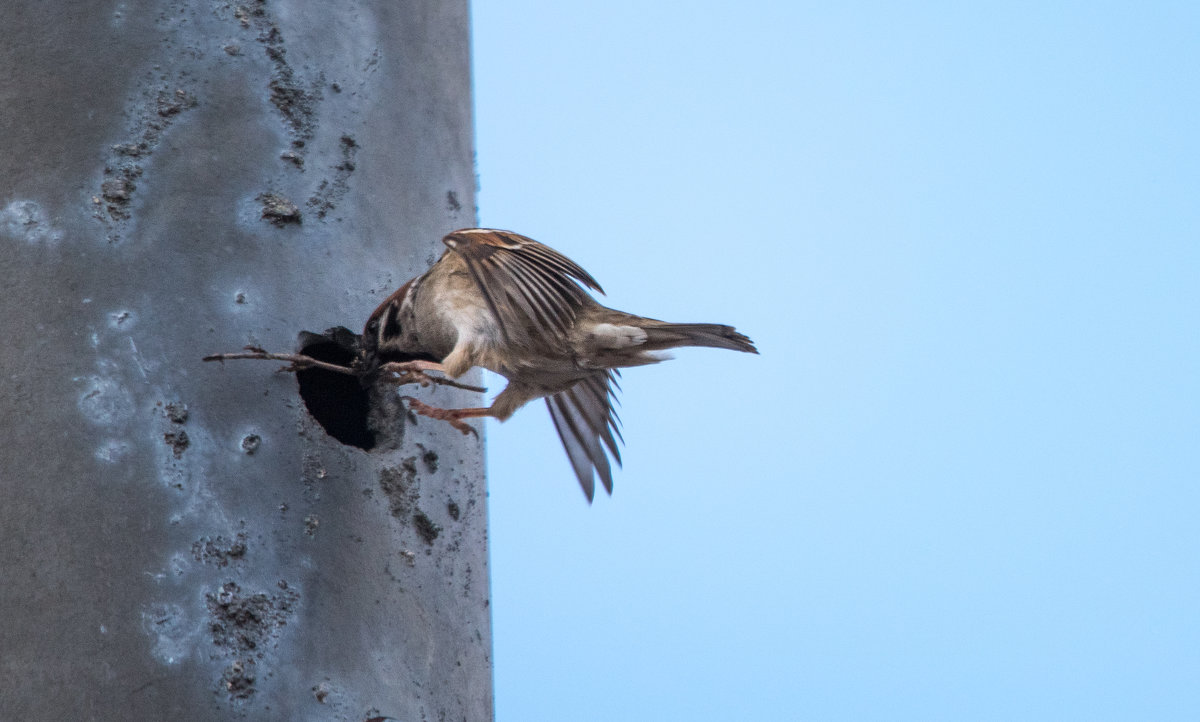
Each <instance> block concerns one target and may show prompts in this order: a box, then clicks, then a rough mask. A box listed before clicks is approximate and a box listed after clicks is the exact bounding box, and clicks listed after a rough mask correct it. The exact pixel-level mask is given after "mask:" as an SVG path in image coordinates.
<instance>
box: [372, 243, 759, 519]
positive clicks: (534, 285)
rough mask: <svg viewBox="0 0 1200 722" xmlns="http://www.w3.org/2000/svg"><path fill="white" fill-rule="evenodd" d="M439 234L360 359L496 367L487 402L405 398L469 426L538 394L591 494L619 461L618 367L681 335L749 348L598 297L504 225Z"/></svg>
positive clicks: (388, 304)
mask: <svg viewBox="0 0 1200 722" xmlns="http://www.w3.org/2000/svg"><path fill="white" fill-rule="evenodd" d="M442 242H443V243H445V244H446V247H447V249H446V251H445V252H444V253H443V254H442V256H441V258H440V259H438V261H437V262H436V263H434V264H433V266H432V267H430V269H429V270H428V271H426V272H425V273H424V274H422V275H420V276H417V277H416V278H414V279H412V280H411V281H409V282H408V283H406V284H404V285H403V286H401V287H400V289H399V290H397V291H396V292H395V293H393V294H392V295H390V296H388V297H387V298H386V299H385V300H384V301H383V303H381V304H379V307H378V308H376V309H375V311H374V312H373V313H372V314H371V316H370V318H368V319H367V323H366V326H365V327H364V329H363V335H362V349H363V354H364V356H365V361H366V363H367V364H373V365H381V364H384V363H388V362H392V363H391V364H390V365H391V366H392V367H393V368H410V369H412V370H419V371H420V372H424V371H427V370H437V371H440V372H442V373H445V374H446V375H447V376H449V377H451V378H458V377H459V376H461V375H462V374H464V373H466V372H467V371H468V370H469V369H471V368H473V367H475V366H479V367H482V368H485V369H488V370H489V371H492V372H494V373H497V374H499V375H500V376H503V377H504V378H505V379H507V381H508V384H507V386H506V387H505V388H504V390H503V391H501V392H500V393H499V395H497V396H496V398H495V400H494V401H493V402H492V405H491V406H488V407H486V408H465V409H440V408H436V407H433V406H429V405H427V404H425V403H422V402H420V401H418V400H416V399H413V398H411V397H405V398H406V399H407V400H408V401H409V405H410V408H411V409H412V410H413V411H416V412H417V413H420V414H422V415H425V416H428V417H431V418H435V419H441V420H444V421H447V422H449V423H450V424H451V425H453V426H454V427H455V428H457V429H459V430H460V431H463V432H464V433H468V432H472V431H473V429H471V427H469V426H467V425H466V424H465V423H464V422H463V421H462V420H463V419H468V418H479V417H486V416H490V417H493V418H495V419H498V420H500V421H504V420H506V419H508V418H509V417H510V416H512V414H513V412H515V411H516V410H517V409H519V408H521V407H522V406H524V405H525V404H527V403H528V402H530V401H532V400H534V399H538V398H544V399H546V408H547V409H549V411H550V418H551V419H552V420H553V422H554V428H555V429H556V430H557V431H558V436H559V438H560V439H561V440H562V445H563V448H564V449H565V450H566V452H567V458H568V459H569V460H570V462H571V466H572V468H573V470H574V472H575V476H576V477H578V479H579V484H580V486H582V487H583V493H584V495H585V496H586V497H587V500H588V502H589V503H590V502H591V501H592V497H593V495H594V493H595V478H596V476H597V475H598V476H599V478H600V482H601V483H602V484H603V485H604V489H605V491H607V492H608V493H609V494H610V495H611V494H612V486H613V484H612V468H611V465H610V463H609V458H608V457H609V456H610V455H611V457H612V458H613V459H614V460H615V461H616V462H617V464H618V465H619V464H620V463H621V455H620V451H619V449H618V444H617V440H618V439H620V440H621V442H622V443H624V439H623V438H622V437H621V432H620V429H619V424H620V421H619V419H618V418H617V414H616V411H615V410H614V409H613V402H614V401H615V399H616V389H619V386H618V384H617V379H618V376H619V374H620V372H619V369H622V368H628V367H631V366H644V365H646V364H652V363H658V362H659V361H663V360H665V359H666V358H669V357H667V356H664V355H662V353H661V352H662V351H665V350H666V349H671V348H676V347H680V346H710V347H713V348H725V349H730V350H732V351H745V352H747V353H755V354H756V353H758V350H757V349H755V348H754V344H753V343H752V342H751V341H750V339H749V338H747V337H746V336H743V335H742V334H740V333H738V332H737V331H736V330H734V329H733V327H731V326H724V325H721V324H715V323H667V322H665V321H658V320H655V319H652V318H645V317H642V316H635V315H633V314H630V313H625V312H623V311H617V310H615V309H611V308H607V307H605V306H602V305H600V304H599V303H597V302H596V300H595V299H594V298H592V296H591V295H590V294H589V293H588V289H590V290H592V291H597V292H599V293H601V294H603V293H604V291H603V290H602V289H601V288H600V284H599V283H597V282H596V279H594V278H592V276H591V275H590V274H588V272H587V271H585V270H583V269H582V268H580V267H579V266H578V265H577V264H576V263H575V262H574V261H572V260H571V259H569V258H567V257H566V256H564V255H562V254H561V253H559V252H558V251H556V250H554V249H553V248H550V247H549V246H547V245H545V244H542V243H539V242H537V241H535V240H533V239H531V238H527V237H525V236H522V235H519V234H517V233H513V232H512V231H503V230H497V229H492V228H464V229H461V230H457V231H454V232H452V233H450V234H448V235H446V236H445V237H444V238H443V239H442ZM413 359H417V360H415V361H414V360H413ZM431 360H432V361H431ZM397 361H403V362H405V363H399V364H397V363H396V362H397Z"/></svg>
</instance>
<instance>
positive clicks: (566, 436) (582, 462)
mask: <svg viewBox="0 0 1200 722" xmlns="http://www.w3.org/2000/svg"><path fill="white" fill-rule="evenodd" d="M617 376H618V374H617V372H616V371H615V370H608V371H598V372H596V373H595V374H593V375H592V376H590V377H588V378H586V379H584V380H583V381H580V382H579V383H577V384H575V385H574V386H572V387H571V388H569V389H567V390H566V391H560V392H559V393H557V394H554V395H553V396H548V397H546V408H547V409H549V410H550V418H551V419H552V420H553V421H554V428H555V429H557V430H558V438H560V439H562V445H563V448H564V449H566V451H567V458H568V459H570V460H571V467H572V468H573V469H574V470H575V476H576V477H577V478H578V479H579V485H580V486H582V487H583V493H584V495H585V496H587V500H588V501H589V502H591V500H592V497H593V496H595V491H596V483H595V477H596V475H597V474H599V476H600V483H602V484H604V490H605V491H607V492H608V493H609V494H612V489H613V482H612V467H611V466H610V465H609V461H608V456H609V455H611V456H612V458H613V459H614V460H615V461H616V462H617V465H618V466H620V464H621V452H620V451H619V450H618V448H617V441H618V440H620V441H621V442H622V443H624V441H625V440H624V439H623V438H622V437H621V430H620V428H619V426H620V423H621V421H620V419H618V418H617V412H616V410H615V409H614V408H613V402H614V401H616V391H615V390H616V389H620V385H619V384H618V383H617Z"/></svg>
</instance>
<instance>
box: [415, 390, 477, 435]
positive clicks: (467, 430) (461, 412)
mask: <svg viewBox="0 0 1200 722" xmlns="http://www.w3.org/2000/svg"><path fill="white" fill-rule="evenodd" d="M400 398H402V399H404V400H405V401H407V402H408V408H409V409H411V410H413V411H415V412H417V413H418V414H420V415H422V416H428V417H429V418H431V419H437V420H438V421H445V422H446V423H448V424H450V425H451V426H453V427H454V428H456V429H458V430H459V431H461V432H463V433H464V434H475V435H476V436H479V432H478V431H476V430H475V429H474V428H473V427H471V426H469V425H468V424H467V423H466V422H464V421H463V419H470V418H478V417H480V416H487V415H489V413H490V411H491V410H490V409H441V408H438V407H436V406H430V405H429V404H427V403H425V402H424V401H417V400H416V399H414V398H413V397H411V396H401V397H400Z"/></svg>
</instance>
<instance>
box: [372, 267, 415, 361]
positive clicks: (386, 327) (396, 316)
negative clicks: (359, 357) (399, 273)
mask: <svg viewBox="0 0 1200 722" xmlns="http://www.w3.org/2000/svg"><path fill="white" fill-rule="evenodd" d="M412 285H413V282H412V281H409V282H408V283H406V284H404V285H403V286H401V287H400V288H399V290H397V291H396V292H395V293H393V294H392V295H390V296H388V297H387V298H386V299H384V301H383V303H381V304H379V306H378V307H377V308H376V309H375V310H374V311H373V312H372V313H371V315H370V317H368V318H367V323H366V325H365V326H363V333H362V349H363V354H364V355H365V356H366V357H367V358H368V359H378V358H379V357H381V356H385V355H388V354H392V355H397V354H404V353H405V352H406V351H408V349H405V348H404V328H403V326H401V309H402V308H403V306H404V300H405V298H407V297H408V292H409V289H411V288H412Z"/></svg>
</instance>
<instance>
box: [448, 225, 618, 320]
mask: <svg viewBox="0 0 1200 722" xmlns="http://www.w3.org/2000/svg"><path fill="white" fill-rule="evenodd" d="M442 241H443V242H444V243H445V244H446V245H447V246H449V247H450V249H451V250H453V251H454V252H455V253H457V254H458V255H459V256H460V257H461V258H462V259H463V260H464V261H465V262H466V266H467V269H468V271H469V272H470V273H471V277H472V278H473V279H474V280H475V283H476V285H478V286H479V289H480V291H482V293H483V296H484V298H485V300H486V301H487V304H488V308H489V309H490V310H491V312H492V314H493V315H495V317H496V319H497V320H498V321H499V323H500V328H501V330H502V331H503V333H504V335H505V338H507V339H508V340H509V341H516V342H523V343H528V342H535V343H536V342H545V341H550V342H561V340H562V339H564V338H565V337H566V335H567V332H568V330H569V329H570V328H571V325H572V324H573V323H574V321H575V316H576V314H577V313H578V312H579V310H580V309H581V308H582V307H583V306H584V305H585V304H586V303H588V302H589V301H590V297H589V296H588V294H587V291H586V290H585V287H586V288H589V289H592V290H595V291H599V292H600V293H604V291H603V290H602V289H601V288H600V284H598V283H597V282H596V279H594V278H592V276H591V275H590V274H589V273H588V272H587V271H585V270H583V269H582V268H580V267H579V265H578V264H576V263H575V262H574V261H572V260H571V259H569V258H567V257H566V256H564V255H562V254H561V253H559V252H558V251H556V250H554V249H553V248H550V247H549V246H547V245H544V244H542V243H538V242H537V241H535V240H533V239H532V238H526V237H525V236H522V235H519V234H516V233H513V232H511V231H500V230H494V229H487V228H466V229H462V230H459V231H455V232H453V233H451V234H449V235H447V236H446V237H445V238H443V239H442Z"/></svg>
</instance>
